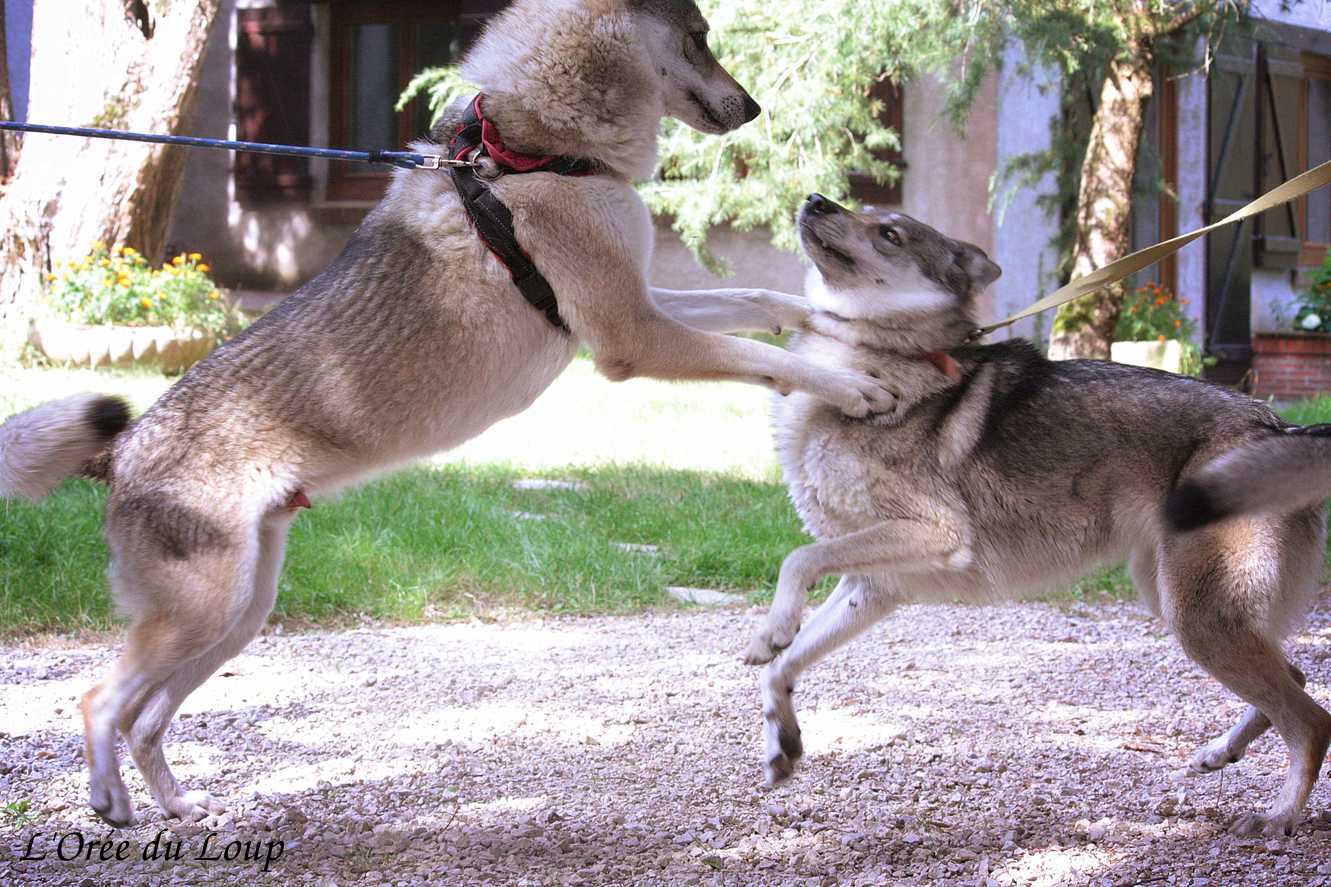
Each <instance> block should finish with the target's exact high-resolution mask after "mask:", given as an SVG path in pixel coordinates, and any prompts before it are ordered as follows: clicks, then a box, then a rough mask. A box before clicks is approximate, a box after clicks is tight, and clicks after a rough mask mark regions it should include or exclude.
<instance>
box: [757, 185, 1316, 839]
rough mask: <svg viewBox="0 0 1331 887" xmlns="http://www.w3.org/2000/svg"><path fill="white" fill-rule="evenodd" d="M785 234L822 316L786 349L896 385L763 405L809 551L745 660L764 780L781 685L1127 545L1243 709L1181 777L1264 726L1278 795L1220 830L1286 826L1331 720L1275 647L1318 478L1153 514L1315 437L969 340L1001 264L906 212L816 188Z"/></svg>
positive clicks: (789, 717) (1183, 636) (1228, 487)
mask: <svg viewBox="0 0 1331 887" xmlns="http://www.w3.org/2000/svg"><path fill="white" fill-rule="evenodd" d="M800 230H801V236H802V240H803V243H804V247H805V250H806V252H807V253H808V254H809V255H810V257H811V258H812V259H813V261H814V263H815V265H816V273H815V274H813V275H812V276H811V283H810V287H809V290H810V299H811V301H812V304H813V306H814V308H815V309H817V313H815V315H814V317H813V318H812V319H811V321H810V326H811V327H812V330H813V332H811V333H808V334H803V335H801V336H800V337H798V341H797V342H796V344H795V346H794V347H795V350H797V351H798V352H799V353H800V354H802V355H804V356H805V357H808V358H810V359H811V360H815V361H818V362H820V363H823V364H825V365H827V366H833V367H839V368H843V369H849V368H855V369H859V370H864V371H869V372H878V373H882V374H884V375H890V376H891V377H892V378H893V380H894V382H895V384H897V385H898V386H899V387H900V396H901V403H900V406H899V412H898V414H897V415H896V416H895V417H892V418H888V419H867V420H857V419H853V418H847V417H845V416H842V415H840V414H838V413H836V412H835V411H834V410H829V409H827V408H826V407H824V406H822V405H821V404H818V403H816V402H814V401H813V400H811V399H809V398H806V397H804V396H802V395H796V396H794V397H792V398H790V399H788V400H787V401H785V402H778V403H777V404H776V405H775V413H774V420H773V421H774V426H775V433H776V439H777V447H778V451H779V454H780V459H781V464H782V467H783V469H784V473H785V479H786V482H787V483H788V485H789V487H790V494H791V498H792V499H793V500H794V503H795V506H796V508H797V509H798V510H799V513H800V515H801V516H802V517H803V519H804V523H805V526H806V527H807V528H808V530H809V532H810V533H811V534H813V536H814V537H815V538H816V539H817V540H818V541H817V542H815V543H814V544H811V545H808V546H805V547H803V548H799V549H797V550H796V551H794V552H793V553H791V555H790V556H789V557H788V558H786V560H785V563H783V564H782V567H781V576H780V582H779V586H778V589H777V592H776V599H775V601H774V602H773V604H772V609H771V612H770V614H769V616H768V618H767V620H766V623H765V625H764V626H763V628H762V629H761V631H760V632H759V633H758V634H757V636H756V637H755V638H754V639H753V642H752V643H751V645H750V647H749V651H748V656H747V658H748V660H749V661H750V662H752V663H755V664H756V663H763V662H770V664H769V665H767V667H766V669H765V671H764V674H763V678H762V689H763V694H764V715H765V717H766V724H765V731H766V752H765V754H766V758H765V766H766V768H767V774H768V778H769V780H771V781H773V782H775V781H779V780H781V779H783V778H785V777H787V776H788V775H789V774H790V773H791V769H792V766H793V764H794V761H795V760H796V759H797V758H798V757H799V755H800V751H801V744H800V733H799V725H798V723H797V720H796V717H795V710H794V706H793V699H792V693H793V687H794V684H795V682H796V679H797V678H798V677H799V675H800V674H801V673H802V672H803V671H804V670H805V669H806V668H808V667H809V666H810V665H811V664H812V663H813V662H815V661H817V660H818V659H819V658H821V657H823V656H825V655H826V654H827V653H829V652H830V651H831V650H833V649H835V648H836V647H838V646H839V645H841V644H843V643H845V642H846V641H848V640H849V639H851V638H852V637H854V636H855V635H857V634H858V633H860V632H862V631H864V630H865V629H866V628H868V627H869V626H870V625H872V624H873V623H875V622H877V621H878V620H880V619H882V618H883V617H884V616H885V615H887V614H888V613H889V612H891V611H892V610H893V608H895V607H896V606H897V605H899V604H901V603H904V602H909V601H921V600H924V601H952V600H958V599H960V600H966V601H985V600H990V599H993V598H999V597H1010V596H1012V595H1014V594H1016V593H1020V592H1021V591H1023V590H1028V589H1031V590H1034V589H1040V588H1043V587H1047V586H1048V585H1050V584H1051V583H1055V582H1060V581H1065V580H1067V579H1069V578H1071V577H1075V576H1076V575H1078V574H1079V573H1082V572H1084V571H1085V570H1086V569H1087V568H1088V567H1090V566H1092V565H1094V564H1097V563H1100V562H1103V561H1106V560H1111V559H1116V558H1120V557H1128V558H1129V559H1130V564H1131V573H1132V577H1133V581H1134V583H1135V585H1136V587H1137V590H1138V592H1139V594H1140V595H1141V597H1142V599H1143V600H1144V601H1145V603H1146V605H1147V606H1148V607H1149V608H1150V609H1151V610H1152V611H1153V612H1155V613H1156V614H1157V615H1159V616H1160V617H1161V618H1162V619H1163V620H1164V621H1165V623H1166V624H1167V625H1168V626H1169V628H1170V629H1171V630H1172V631H1173V633H1174V634H1175V635H1176V636H1177V637H1178V639H1179V642H1180V643H1181V644H1182V646H1183V649H1184V651H1185V652H1186V653H1187V654H1188V655H1189V656H1190V657H1191V658H1192V659H1193V660H1194V661H1195V662H1197V663H1198V664H1199V665H1201V666H1202V667H1203V668H1204V669H1206V670H1207V671H1208V672H1210V673H1211V674H1212V675H1213V676H1215V678H1216V679H1218V680H1219V681H1220V682H1221V683H1222V684H1224V685H1225V686H1226V687H1228V688H1229V689H1230V690H1231V691H1232V692H1234V693H1235V694H1237V695H1238V696H1240V697H1242V698H1243V699H1244V700H1246V701H1247V702H1248V703H1249V704H1250V705H1251V706H1252V707H1251V708H1249V709H1248V711H1247V713H1246V714H1245V715H1244V716H1243V718H1242V720H1241V721H1240V722H1239V723H1238V724H1237V725H1236V726H1235V727H1234V728H1233V729H1231V730H1230V731H1229V732H1227V733H1226V734H1224V735H1222V736H1220V737H1219V738H1217V739H1215V740H1214V741H1212V742H1210V743H1208V744H1206V745H1205V746H1203V747H1202V748H1201V749H1200V750H1199V751H1198V752H1197V753H1196V755H1195V756H1194V757H1193V758H1192V762H1191V767H1192V769H1193V770H1195V771H1198V772H1205V771H1211V770H1216V769H1219V768H1221V767H1224V766H1225V765H1227V764H1230V763H1232V762H1234V761H1237V760H1238V759H1239V758H1240V757H1241V756H1242V755H1243V753H1244V750H1245V748H1246V747H1247V745H1248V743H1249V742H1251V741H1252V740H1253V739H1254V738H1255V737H1256V736H1257V735H1259V734H1260V733H1261V732H1262V731H1264V730H1265V729H1266V728H1267V727H1269V726H1270V725H1271V724H1272V723H1274V724H1275V726H1276V728H1277V730H1279V732H1280V735H1281V736H1282V737H1283V738H1284V740H1285V743H1286V745H1287V746H1288V748H1289V754H1290V768H1289V772H1288V777H1287V779H1286V782H1285V786H1284V788H1283V789H1282V790H1281V792H1280V794H1279V797H1277V798H1276V800H1275V802H1274V804H1272V805H1271V807H1270V809H1269V810H1267V811H1266V812H1265V813H1261V814H1250V815H1247V816H1244V817H1242V818H1240V819H1239V820H1238V821H1237V822H1236V823H1235V828H1236V830H1238V831H1240V832H1246V833H1265V834H1275V833H1281V832H1284V833H1288V832H1290V831H1291V830H1292V829H1293V828H1294V826H1295V825H1296V823H1297V822H1298V821H1299V819H1300V817H1301V814H1302V810H1303V806H1304V803H1305V801H1306V800H1307V797H1308V793H1309V791H1310V790H1311V789H1312V786H1313V783H1314V782H1315V780H1316V778H1317V775H1318V772H1319V769H1320V767H1321V764H1322V759H1323V757H1324V756H1325V754H1326V750H1327V744H1328V740H1329V739H1331V715H1328V714H1327V712H1326V711H1324V710H1323V709H1322V708H1321V707H1320V706H1319V705H1318V704H1317V703H1316V702H1314V701H1313V700H1312V698H1310V697H1309V696H1308V694H1307V693H1305V692H1304V690H1303V684H1304V679H1303V675H1302V674H1301V673H1300V672H1299V670H1298V669H1297V668H1296V667H1295V666H1294V665H1292V664H1291V663H1290V662H1289V661H1288V660H1287V659H1286V658H1285V656H1284V654H1283V652H1282V651H1281V641H1282V639H1283V638H1284V637H1285V636H1286V634H1287V633H1288V632H1289V631H1290V630H1291V628H1292V627H1294V626H1295V625H1296V623H1297V622H1298V621H1299V620H1300V619H1301V617H1302V616H1303V615H1304V613H1305V611H1306V608H1307V607H1308V605H1309V602H1310V600H1311V598H1312V596H1313V595H1314V593H1315V590H1316V588H1317V584H1318V578H1319V574H1320V572H1321V565H1322V556H1323V555H1322V552H1323V541H1324V535H1325V521H1324V515H1323V512H1322V509H1321V506H1320V499H1321V497H1322V496H1324V495H1325V493H1326V485H1325V484H1324V483H1323V484H1313V485H1311V486H1312V487H1313V489H1312V490H1310V491H1309V492H1308V493H1307V494H1306V495H1299V496H1293V497H1291V498H1290V500H1289V501H1287V502H1285V503H1283V504H1282V503H1280V502H1276V501H1263V502H1261V503H1260V504H1261V505H1262V507H1263V508H1264V509H1265V510H1263V511H1262V512H1261V513H1257V514H1252V515H1240V516H1231V517H1228V518H1227V519H1221V520H1217V521H1215V522H1213V523H1211V524H1210V525H1209V526H1207V527H1205V528H1204V529H1199V530H1196V531H1194V532H1187V533H1184V532H1180V531H1177V530H1174V529H1171V528H1170V527H1169V526H1168V523H1167V520H1166V516H1165V504H1166V500H1167V498H1168V497H1169V496H1170V493H1171V491H1173V490H1175V489H1176V488H1178V489H1184V490H1193V494H1192V498H1191V499H1189V500H1188V501H1186V502H1176V503H1175V507H1174V509H1173V510H1174V511H1175V512H1177V514H1178V516H1179V517H1180V518H1183V517H1192V518H1193V519H1192V521H1191V522H1192V523H1194V524H1195V523H1202V522H1203V519H1204V518H1199V517H1198V516H1197V514H1196V513H1195V509H1194V511H1193V512H1189V511H1188V507H1189V502H1191V503H1193V504H1194V505H1195V503H1196V500H1197V498H1198V497H1199V496H1202V495H1203V493H1204V494H1205V495H1207V496H1210V497H1212V499H1213V500H1214V501H1217V502H1221V503H1224V504H1223V507H1222V509H1221V510H1222V511H1224V512H1226V513H1231V512H1237V511H1240V510H1242V509H1244V508H1247V507H1249V506H1253V505H1254V504H1255V503H1256V501H1257V499H1256V497H1251V496H1250V497H1248V498H1246V499H1245V498H1244V497H1243V496H1242V495H1241V494H1242V490H1244V489H1246V488H1247V487H1248V486H1249V485H1254V484H1255V474H1254V469H1255V468H1257V467H1258V466H1259V465H1260V463H1262V462H1263V460H1264V459H1265V458H1273V457H1279V456H1280V455H1281V454H1282V453H1283V454H1286V455H1287V456H1292V457H1293V458H1294V459H1295V460H1298V459H1300V458H1303V459H1306V458H1307V456H1308V455H1309V452H1311V451H1313V450H1315V449H1316V448H1318V447H1325V446H1326V444H1327V442H1326V441H1325V440H1317V439H1315V438H1312V437H1304V436H1301V435H1300V434H1298V433H1297V429H1292V428H1290V427H1289V426H1288V425H1286V423H1284V422H1282V421H1281V420H1280V419H1279V418H1277V417H1276V416H1275V415H1274V414H1273V413H1272V412H1271V411H1270V410H1269V409H1268V408H1267V407H1266V406H1264V405H1263V404H1261V403H1258V402H1256V401H1254V400H1251V399H1249V398H1247V397H1244V396H1242V395H1239V394H1237V393H1235V392H1233V391H1230V390H1227V389H1224V388H1221V387H1218V386H1215V385H1211V384H1208V383H1205V382H1201V381H1198V380H1193V379H1187V378H1182V377H1178V376H1173V375H1170V374H1167V373H1162V372H1157V371H1154V370H1148V369H1139V368H1135V367H1129V366H1123V365H1119V364H1112V363H1104V362H1100V361H1090V360H1075V361H1066V362H1058V363H1055V362H1051V361H1048V360H1046V359H1045V358H1044V357H1042V356H1041V355H1040V354H1039V353H1037V352H1036V351H1035V350H1034V349H1033V348H1032V347H1031V346H1030V345H1029V344H1027V343H1025V342H1021V341H1012V342H1007V343H1002V344H996V345H990V346H965V345H964V344H963V343H964V341H965V337H966V333H967V332H968V331H969V330H971V329H973V328H974V327H975V326H976V324H975V322H974V318H973V316H972V312H973V302H974V298H975V296H976V295H977V294H978V293H979V292H981V291H982V290H983V289H984V287H985V286H987V285H988V284H989V283H990V282H991V281H992V280H994V279H995V278H996V277H997V276H998V273H999V272H998V268H997V266H995V265H993V264H992V263H991V262H989V260H988V259H987V257H985V256H984V254H983V253H982V252H981V251H980V250H979V249H978V248H976V247H974V246H971V245H969V244H964V243H959V242H957V241H954V240H951V239H949V238H947V237H944V236H943V235H941V234H939V233H938V232H936V231H934V230H933V229H931V228H929V227H928V226H926V225H924V224H921V223H920V222H918V221H916V220H914V219H911V218H909V217H907V216H902V215H892V216H888V217H885V218H882V219H879V218H874V217H868V216H861V215H857V214H853V213H850V212H847V211H845V210H843V209H842V208H840V207H838V206H837V205H836V204H834V203H831V202H830V201H827V200H824V199H821V198H818V197H817V196H815V197H814V198H811V200H810V202H809V203H808V204H806V206H805V208H804V210H803V212H802V213H801V218H800ZM1304 450H1308V451H1309V452H1304ZM1284 461H1286V462H1288V461H1289V460H1288V459H1285V460H1284ZM1236 466H1240V467H1241V468H1242V470H1238V468H1236ZM1304 467H1305V469H1306V468H1307V467H1308V466H1307V464H1306V463H1305V464H1304ZM1322 470H1323V471H1324V470H1325V469H1322ZM1199 491H1201V492H1199ZM1314 503H1317V504H1314ZM829 574H840V575H841V582H840V584H839V585H838V586H837V588H836V590H835V591H834V592H833V594H832V595H831V597H830V598H829V599H828V600H827V602H826V603H824V604H823V605H822V606H821V607H820V608H819V609H818V610H817V611H816V612H815V613H814V615H813V616H812V618H811V619H810V620H809V621H808V622H807V623H806V624H805V625H804V626H803V627H802V628H801V627H800V615H801V609H802V607H803V605H804V602H805V596H806V592H807V590H808V589H809V588H810V587H811V586H812V585H813V584H814V583H816V582H817V581H818V580H819V579H821V578H823V577H824V576H827V575H829Z"/></svg>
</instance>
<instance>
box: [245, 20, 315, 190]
mask: <svg viewBox="0 0 1331 887" xmlns="http://www.w3.org/2000/svg"><path fill="white" fill-rule="evenodd" d="M236 26H237V27H236V31H237V34H236V106H235V115H236V138H238V139H240V140H241V141H247V142H274V143H279V144H285V145H308V144H309V140H310V46H311V40H312V37H313V28H312V25H311V22H310V9H309V6H308V5H307V4H304V3H283V4H281V5H278V6H270V7H265V8H262V9H240V10H237V12H236ZM234 169H235V176H236V195H237V197H238V198H239V199H240V201H241V203H242V204H255V203H271V202H274V201H290V200H306V199H308V198H309V194H310V171H309V161H308V160H306V159H305V158H302V157H280V156H277V155H273V154H247V153H237V154H236V155H235V165H234Z"/></svg>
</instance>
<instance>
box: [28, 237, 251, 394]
mask: <svg viewBox="0 0 1331 887" xmlns="http://www.w3.org/2000/svg"><path fill="white" fill-rule="evenodd" d="M58 267H59V268H60V270H59V273H51V274H48V275H47V304H48V307H49V309H50V311H49V315H48V316H45V317H41V318H38V319H37V320H34V321H33V324H32V331H31V335H30V337H29V339H30V341H31V342H32V344H33V346H34V347H35V348H36V349H37V350H38V351H39V352H40V353H42V354H43V355H45V356H46V358H47V359H48V360H51V361H53V362H56V363H62V364H72V365H74V366H86V367H103V366H127V365H129V364H149V365H154V366H158V367H160V368H162V369H163V370H166V371H171V372H176V371H180V370H183V369H186V368H187V367H189V366H191V365H193V364H194V363H197V362H198V361H199V360H201V359H202V358H203V357H204V356H205V355H206V354H208V352H209V351H211V350H212V349H213V348H214V347H215V346H216V345H217V344H218V343H219V342H221V341H223V340H224V339H226V338H228V337H229V336H230V335H231V334H232V333H234V332H235V331H236V330H238V329H239V328H240V321H239V315H238V314H236V313H235V312H234V311H232V310H231V309H230V308H228V307H227V305H226V303H225V302H224V301H223V299H222V294H221V292H220V291H219V290H218V289H217V287H216V285H215V284H214V283H213V281H212V279H211V278H209V276H208V272H209V270H211V269H210V268H209V266H208V265H207V263H205V262H204V261H203V256H201V255H200V254H199V253H188V254H186V253H181V254H180V255H178V256H176V257H174V258H173V259H171V261H169V262H167V263H165V264H163V265H162V266H161V267H160V268H153V267H151V266H150V265H149V263H148V261H147V260H146V259H145V258H144V257H143V256H142V255H141V254H140V253H139V252H138V251H137V250H135V249H134V248H133V247H128V246H126V247H120V248H118V249H107V247H106V245H105V244H103V243H94V244H93V246H92V249H91V250H90V251H89V252H88V254H87V255H86V256H84V257H83V258H82V259H81V260H78V261H71V262H65V263H63V266H58Z"/></svg>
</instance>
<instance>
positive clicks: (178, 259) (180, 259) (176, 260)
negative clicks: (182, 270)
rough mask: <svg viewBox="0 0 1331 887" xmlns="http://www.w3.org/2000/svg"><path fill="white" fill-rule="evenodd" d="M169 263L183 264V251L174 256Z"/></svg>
mask: <svg viewBox="0 0 1331 887" xmlns="http://www.w3.org/2000/svg"><path fill="white" fill-rule="evenodd" d="M171 264H172V265H183V264H185V254H184V253H181V254H180V255H178V256H176V257H175V258H174V259H172V260H171Z"/></svg>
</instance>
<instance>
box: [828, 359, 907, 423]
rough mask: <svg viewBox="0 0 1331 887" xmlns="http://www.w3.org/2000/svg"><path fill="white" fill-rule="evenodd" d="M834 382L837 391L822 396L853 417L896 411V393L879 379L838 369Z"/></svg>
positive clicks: (858, 417)
mask: <svg viewBox="0 0 1331 887" xmlns="http://www.w3.org/2000/svg"><path fill="white" fill-rule="evenodd" d="M835 375H836V377H837V378H836V384H837V386H838V388H839V389H840V390H839V392H835V391H834V392H831V393H829V394H828V395H827V396H825V397H824V399H825V400H828V401H830V402H832V403H834V404H836V405H837V406H839V407H840V408H841V412H843V413H845V414H846V415H847V416H850V417H852V418H855V419H863V418H864V417H866V416H869V415H873V416H891V415H894V414H895V413H896V411H897V403H898V401H897V395H896V393H895V392H894V391H892V389H891V388H889V387H888V386H887V384H886V383H885V382H883V381H882V380H881V379H875V378H874V377H873V376H869V375H865V374H863V373H856V372H850V371H845V370H842V371H838V372H837V373H836V374H835Z"/></svg>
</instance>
